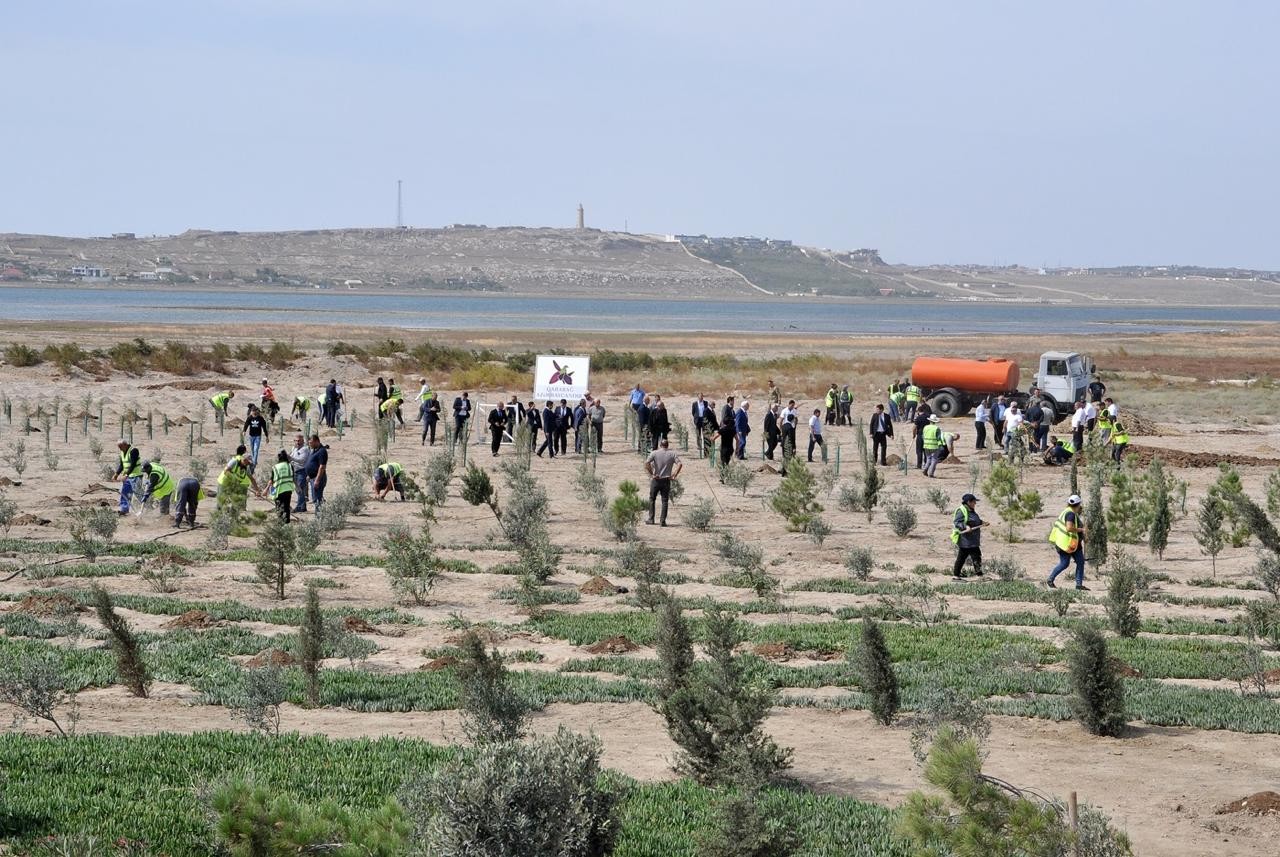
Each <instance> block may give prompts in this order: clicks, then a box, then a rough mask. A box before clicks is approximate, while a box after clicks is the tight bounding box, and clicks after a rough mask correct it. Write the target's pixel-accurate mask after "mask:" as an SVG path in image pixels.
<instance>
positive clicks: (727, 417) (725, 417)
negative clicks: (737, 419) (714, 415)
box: [720, 396, 737, 423]
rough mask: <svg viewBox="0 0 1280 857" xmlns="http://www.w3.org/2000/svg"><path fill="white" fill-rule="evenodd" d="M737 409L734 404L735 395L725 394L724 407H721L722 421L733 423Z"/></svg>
mask: <svg viewBox="0 0 1280 857" xmlns="http://www.w3.org/2000/svg"><path fill="white" fill-rule="evenodd" d="M736 410H737V408H736V407H734V404H733V396H725V399H724V407H723V408H721V409H720V422H722V423H725V422H728V423H732V422H733V414H734V411H736Z"/></svg>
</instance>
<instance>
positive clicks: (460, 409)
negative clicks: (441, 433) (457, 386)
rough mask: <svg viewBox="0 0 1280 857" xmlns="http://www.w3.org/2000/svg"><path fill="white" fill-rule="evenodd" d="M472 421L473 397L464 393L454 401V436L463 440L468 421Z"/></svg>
mask: <svg viewBox="0 0 1280 857" xmlns="http://www.w3.org/2000/svg"><path fill="white" fill-rule="evenodd" d="M469 419H471V395H470V394H469V393H463V394H462V395H461V396H458V398H456V399H454V400H453V436H454V437H455V438H458V439H461V437H462V430H463V429H464V428H466V425H467V420H469Z"/></svg>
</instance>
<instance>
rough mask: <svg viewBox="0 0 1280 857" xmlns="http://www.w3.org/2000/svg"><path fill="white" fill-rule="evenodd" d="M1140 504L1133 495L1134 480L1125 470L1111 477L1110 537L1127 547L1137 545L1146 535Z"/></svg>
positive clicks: (1108, 514)
mask: <svg viewBox="0 0 1280 857" xmlns="http://www.w3.org/2000/svg"><path fill="white" fill-rule="evenodd" d="M1138 507H1139V504H1138V501H1137V499H1136V498H1135V497H1134V495H1133V480H1132V479H1130V478H1129V474H1128V472H1126V471H1125V470H1124V469H1123V468H1122V469H1120V470H1117V471H1116V472H1115V474H1114V475H1113V476H1112V477H1111V503H1110V505H1109V506H1108V507H1107V521H1108V525H1109V529H1110V536H1111V537H1113V538H1114V539H1115V540H1116V541H1117V542H1120V543H1121V544H1126V545H1132V544H1137V543H1138V542H1140V541H1142V537H1143V536H1144V535H1146V532H1147V530H1146V526H1145V524H1144V523H1143V521H1142V513H1141V510H1140V509H1139V508H1138Z"/></svg>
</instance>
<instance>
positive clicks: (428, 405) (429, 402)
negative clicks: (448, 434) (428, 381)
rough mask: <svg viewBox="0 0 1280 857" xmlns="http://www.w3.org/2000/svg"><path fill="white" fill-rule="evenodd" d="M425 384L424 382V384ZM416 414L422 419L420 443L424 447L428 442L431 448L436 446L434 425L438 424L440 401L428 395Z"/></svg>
mask: <svg viewBox="0 0 1280 857" xmlns="http://www.w3.org/2000/svg"><path fill="white" fill-rule="evenodd" d="M424 383H425V382H424ZM418 413H419V414H420V415H421V417H422V443H421V444H420V445H421V446H426V445H427V442H428V441H430V443H431V445H432V446H435V445H436V424H437V423H439V422H440V400H439V399H438V398H436V396H435V395H429V397H428V398H426V399H423V400H422V404H421V405H420V406H419V410H418Z"/></svg>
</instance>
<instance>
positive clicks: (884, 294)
mask: <svg viewBox="0 0 1280 857" xmlns="http://www.w3.org/2000/svg"><path fill="white" fill-rule="evenodd" d="M892 296H893V289H881V290H880V297H882V298H887V297H892Z"/></svg>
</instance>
